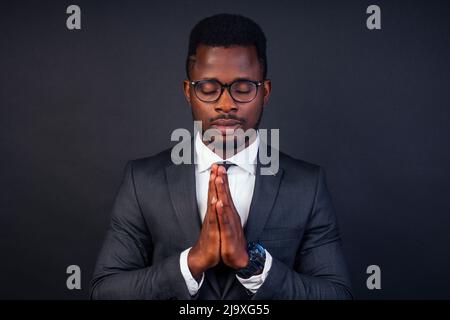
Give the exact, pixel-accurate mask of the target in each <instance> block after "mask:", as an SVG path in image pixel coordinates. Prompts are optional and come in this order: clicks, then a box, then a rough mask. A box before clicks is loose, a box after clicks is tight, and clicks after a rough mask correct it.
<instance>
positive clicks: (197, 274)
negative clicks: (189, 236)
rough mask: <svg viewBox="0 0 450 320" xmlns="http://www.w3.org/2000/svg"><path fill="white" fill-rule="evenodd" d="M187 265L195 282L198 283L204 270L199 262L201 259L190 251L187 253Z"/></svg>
mask: <svg viewBox="0 0 450 320" xmlns="http://www.w3.org/2000/svg"><path fill="white" fill-rule="evenodd" d="M187 264H188V268H189V271H190V272H191V274H192V277H193V278H194V279H195V280H197V282H198V281H200V279H201V277H202V274H203V272H205V270H206V268H205V267H204V264H203V263H202V262H201V259H200V258H199V257H198V256H197V255H196V254H195V251H194V250H192V249H191V250H190V251H189V253H188V256H187Z"/></svg>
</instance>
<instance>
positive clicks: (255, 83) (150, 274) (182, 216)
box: [91, 14, 351, 299]
mask: <svg viewBox="0 0 450 320" xmlns="http://www.w3.org/2000/svg"><path fill="white" fill-rule="evenodd" d="M186 71H187V76H188V79H189V80H186V81H185V82H184V93H185V96H186V99H187V101H188V103H189V105H190V106H191V108H192V113H193V117H194V120H196V121H201V124H202V131H201V132H200V133H198V134H197V135H196V136H195V137H194V138H193V139H192V140H191V141H189V142H188V144H189V145H190V146H191V147H192V150H194V158H195V159H196V161H195V163H194V164H186V163H185V164H175V163H174V161H173V154H172V153H171V150H166V151H163V152H161V153H159V154H157V155H155V156H152V157H148V158H143V159H138V160H134V161H130V162H129V163H128V164H127V166H126V170H125V176H124V179H123V182H122V185H121V187H120V189H119V192H118V194H117V198H116V201H115V204H114V207H113V211H112V220H111V226H110V228H109V230H108V233H107V236H106V239H105V242H104V245H103V248H102V250H101V253H100V256H99V258H98V262H97V266H96V270H95V272H94V279H93V281H92V288H91V297H92V298H93V299H345V298H351V292H350V284H349V279H348V275H347V271H346V265H345V261H344V258H343V253H342V248H341V241H340V237H339V232H338V228H337V222H336V217H335V213H334V210H333V206H332V202H331V199H330V195H329V193H328V190H327V187H326V182H325V175H324V172H323V170H322V169H321V168H320V167H319V166H317V165H314V164H310V163H307V162H304V161H302V160H296V159H293V158H291V157H289V156H288V155H285V154H283V153H281V152H279V153H278V150H275V149H274V148H272V147H271V146H269V145H267V144H266V142H265V141H263V140H262V139H261V137H260V135H259V133H258V131H257V130H256V129H258V126H259V123H260V120H261V116H262V112H263V107H264V105H266V103H267V101H268V99H269V95H270V91H271V82H270V80H268V79H267V77H266V73H267V59H266V39H265V36H264V33H263V32H262V30H261V29H260V27H259V26H258V25H257V24H256V23H255V22H253V21H252V20H250V19H248V18H245V17H242V16H239V15H230V14H220V15H216V16H212V17H209V18H206V19H204V20H202V21H200V22H199V23H198V24H197V25H196V26H195V27H194V29H193V30H192V31H191V35H190V43H189V52H188V58H187V62H186ZM209 129H214V130H216V132H218V135H217V136H215V137H214V139H212V140H211V139H209V140H208V139H206V140H205V138H204V136H202V134H201V133H203V132H205V131H207V130H209ZM252 129H255V130H254V131H253V132H254V134H252V135H250V136H249V139H244V140H243V142H241V143H239V142H237V140H236V139H235V136H234V135H232V134H230V133H234V132H235V131H239V130H242V131H244V132H252V131H251V130H252ZM203 130H205V131H203ZM230 139H232V141H233V142H236V145H234V146H233V149H232V153H231V154H227V153H225V152H224V151H229V150H228V149H227V148H226V147H225V146H226V145H228V143H229V142H230ZM212 145H214V148H211V146H212ZM262 148H267V149H269V150H270V151H271V152H272V153H273V152H277V155H278V156H279V168H277V170H276V172H273V173H274V174H270V175H262V174H260V172H261V168H262V163H261V159H260V157H259V152H258V151H259V150H261V149H262ZM188 150H189V148H188Z"/></svg>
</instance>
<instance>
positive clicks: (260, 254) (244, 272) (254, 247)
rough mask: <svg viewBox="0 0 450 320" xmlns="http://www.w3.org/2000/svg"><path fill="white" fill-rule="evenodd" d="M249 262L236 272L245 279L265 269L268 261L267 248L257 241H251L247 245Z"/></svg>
mask: <svg viewBox="0 0 450 320" xmlns="http://www.w3.org/2000/svg"><path fill="white" fill-rule="evenodd" d="M247 252H248V264H247V265H246V266H245V267H244V268H241V269H239V270H238V271H237V272H236V274H237V275H238V276H239V277H240V278H243V279H248V278H250V277H252V276H255V275H258V274H261V273H262V272H263V270H264V265H265V262H266V249H264V247H263V246H262V245H261V244H259V243H255V242H249V243H248V245H247Z"/></svg>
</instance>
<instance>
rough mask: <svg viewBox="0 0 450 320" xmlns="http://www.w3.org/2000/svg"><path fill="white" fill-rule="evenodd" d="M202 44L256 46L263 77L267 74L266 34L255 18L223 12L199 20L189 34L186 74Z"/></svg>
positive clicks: (213, 45)
mask: <svg viewBox="0 0 450 320" xmlns="http://www.w3.org/2000/svg"><path fill="white" fill-rule="evenodd" d="M200 44H204V45H208V46H212V47H225V48H227V47H230V46H233V45H237V46H255V47H256V52H257V55H258V59H259V61H260V63H261V66H262V71H263V78H264V79H266V75H267V57H266V36H265V35H264V32H263V31H262V29H261V27H260V26H259V25H258V24H257V23H256V22H254V21H253V20H251V19H249V18H247V17H244V16H241V15H238V14H229V13H221V14H216V15H214V16H211V17H208V18H205V19H203V20H201V21H200V22H198V23H197V24H196V25H195V26H194V28H192V30H191V34H190V36H189V50H188V54H187V59H186V75H187V77H188V79H190V77H189V71H190V69H191V68H192V63H193V61H194V60H193V59H192V57H193V56H194V55H195V53H196V51H197V47H198V46H199V45H200Z"/></svg>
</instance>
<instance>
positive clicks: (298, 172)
mask: <svg viewBox="0 0 450 320" xmlns="http://www.w3.org/2000/svg"><path fill="white" fill-rule="evenodd" d="M279 154H280V168H283V170H284V175H285V178H287V179H295V180H301V181H311V182H317V180H318V178H319V176H320V175H321V174H323V168H322V167H321V166H320V165H318V164H315V163H311V162H308V161H305V160H302V159H297V158H294V157H292V156H290V155H288V154H286V153H284V152H281V151H280V153H279Z"/></svg>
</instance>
